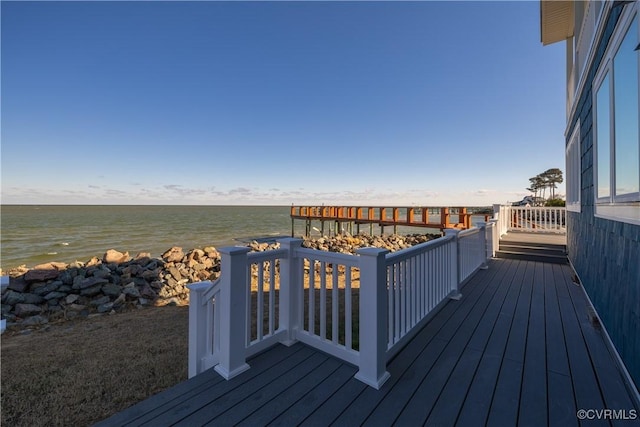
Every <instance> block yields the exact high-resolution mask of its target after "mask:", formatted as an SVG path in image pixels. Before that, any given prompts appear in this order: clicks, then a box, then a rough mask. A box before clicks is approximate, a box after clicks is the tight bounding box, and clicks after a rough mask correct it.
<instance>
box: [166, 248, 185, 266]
mask: <svg viewBox="0 0 640 427" xmlns="http://www.w3.org/2000/svg"><path fill="white" fill-rule="evenodd" d="M182 258H184V252H182V248H180V247H177V246H174V247H172V248H171V249H169V250H168V251H166V252H165V253H163V254H162V259H163V260H164V261H166V262H179V261H182Z"/></svg>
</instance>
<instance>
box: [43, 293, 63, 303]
mask: <svg viewBox="0 0 640 427" xmlns="http://www.w3.org/2000/svg"><path fill="white" fill-rule="evenodd" d="M65 296H67V294H65V293H62V292H56V291H53V292H49V293H48V294H46V295H45V296H44V299H46V300H47V301H50V300H54V299H60V298H63V297H65Z"/></svg>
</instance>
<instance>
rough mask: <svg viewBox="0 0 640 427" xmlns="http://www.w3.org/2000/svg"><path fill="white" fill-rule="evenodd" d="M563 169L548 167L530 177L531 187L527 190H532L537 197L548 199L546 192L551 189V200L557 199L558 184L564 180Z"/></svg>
mask: <svg viewBox="0 0 640 427" xmlns="http://www.w3.org/2000/svg"><path fill="white" fill-rule="evenodd" d="M563 181H564V180H563V178H562V171H561V170H560V169H558V168H552V169H547V170H546V171H544V172H542V173H539V174H538V175H536V176H534V177H532V178H529V183H530V187H529V188H527V191H531V192H532V193H533V195H534V197H536V198H538V197H539V198H542V199H546V192H547V189H549V194H550V197H549V200H556V189H557V188H558V184H561V183H562V182H563Z"/></svg>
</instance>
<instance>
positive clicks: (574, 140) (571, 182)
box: [565, 120, 582, 212]
mask: <svg viewBox="0 0 640 427" xmlns="http://www.w3.org/2000/svg"><path fill="white" fill-rule="evenodd" d="M580 158H581V150H580V120H578V122H577V123H576V126H575V128H574V129H573V133H572V134H571V138H569V143H568V144H567V148H566V150H565V160H566V166H565V169H566V171H567V173H566V175H567V186H566V189H567V197H566V206H567V210H568V211H571V212H580V192H581V190H582V185H581V179H580V176H581V175H582V167H581V164H580Z"/></svg>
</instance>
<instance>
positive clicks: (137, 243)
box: [0, 205, 481, 269]
mask: <svg viewBox="0 0 640 427" xmlns="http://www.w3.org/2000/svg"><path fill="white" fill-rule="evenodd" d="M289 213H290V208H289V206H50V205H42V206H35V205H29V206H2V207H0V230H1V233H0V234H1V245H0V268H2V269H9V268H12V267H17V266H19V265H22V264H26V265H27V266H28V267H33V266H35V265H37V264H41V263H44V262H49V261H60V262H67V263H68V262H73V261H75V260H78V261H87V260H89V259H90V258H91V257H93V256H98V257H102V255H103V254H104V253H105V252H106V251H107V250H108V249H116V250H118V251H121V252H125V251H127V252H129V254H130V255H131V256H135V255H136V254H137V253H138V252H150V253H151V255H152V256H154V257H159V256H160V255H162V253H163V252H165V251H166V250H167V249H169V248H171V247H172V246H180V247H182V248H183V249H185V250H189V249H193V248H203V247H205V246H215V247H218V248H219V247H222V246H229V245H238V244H243V243H246V242H247V241H250V240H251V239H254V238H263V237H274V236H290V235H291V218H290V216H289ZM480 219H481V218H480ZM452 220H453V221H455V220H456V219H455V218H453V217H452ZM295 225H296V228H295V232H294V233H295V235H296V236H300V235H302V234H303V233H304V229H305V224H304V221H301V220H297V221H296V222H295ZM313 225H314V226H317V227H320V224H319V223H316V222H314V224H313ZM317 227H316V230H314V231H312V236H318V235H319V234H320V233H319V230H317ZM329 227H330V221H329V222H328V223H327V228H326V229H325V234H329V233H330V231H329ZM361 230H362V231H363V232H368V231H369V227H368V226H366V225H365V226H362V228H361ZM354 231H355V230H354ZM384 231H385V233H391V232H393V228H392V227H387V228H385V230H384ZM373 232H374V233H375V234H379V233H380V228H379V227H378V226H374V228H373ZM398 233H400V234H409V233H439V230H436V229H424V228H416V227H398Z"/></svg>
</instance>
